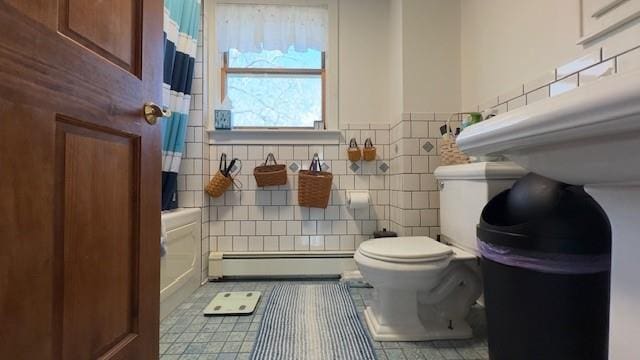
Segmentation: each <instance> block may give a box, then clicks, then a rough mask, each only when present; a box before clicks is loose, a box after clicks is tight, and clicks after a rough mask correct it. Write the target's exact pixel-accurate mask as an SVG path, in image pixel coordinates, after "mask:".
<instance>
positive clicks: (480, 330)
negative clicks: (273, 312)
mask: <svg viewBox="0 0 640 360" xmlns="http://www.w3.org/2000/svg"><path fill="white" fill-rule="evenodd" d="M278 283H281V282H278V281H259V282H255V281H254V282H248V281H233V282H219V283H208V284H206V285H205V286H203V287H201V288H200V289H198V290H197V291H196V292H195V293H194V294H193V295H191V297H190V298H188V299H187V300H186V301H185V302H184V303H182V304H181V305H180V306H178V308H176V310H174V311H173V312H172V313H171V314H170V315H169V316H167V317H166V318H165V319H164V320H163V321H162V323H161V324H160V359H162V360H177V359H179V360H202V359H224V360H234V359H235V360H242V359H249V356H250V354H251V350H252V349H253V343H254V341H255V339H256V337H257V335H258V329H259V327H260V321H261V320H262V314H263V312H264V309H265V306H266V303H267V300H268V298H269V295H270V294H271V290H272V289H273V287H274V286H275V285H276V284H278ZM295 283H297V284H306V283H310V282H308V281H296V282H295ZM249 290H257V291H261V292H262V293H263V298H262V299H261V300H260V303H259V304H258V308H257V309H256V312H255V313H254V314H253V315H250V316H226V317H204V316H203V315H202V310H204V308H205V307H206V306H207V304H208V303H209V302H210V301H211V299H212V298H213V297H214V296H215V295H216V294H217V293H218V292H221V291H249ZM350 292H351V297H352V298H353V300H354V302H355V304H356V307H357V309H358V313H359V315H360V317H361V319H362V311H363V310H364V307H365V305H366V304H368V303H369V302H370V300H371V297H372V295H373V289H371V288H352V289H351V290H350ZM470 323H471V325H472V327H473V328H474V334H475V338H474V339H471V340H455V341H424V342H376V341H374V342H373V345H374V348H375V350H376V354H377V356H378V359H379V360H405V359H406V360H488V359H489V355H488V351H487V341H486V328H485V326H484V319H483V314H482V310H481V309H478V308H474V309H473V311H472V313H471V315H470ZM365 328H366V325H365ZM283 360H284V359H283ZM292 360H295V359H292ZM327 360H330V359H327Z"/></svg>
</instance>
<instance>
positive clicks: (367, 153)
mask: <svg viewBox="0 0 640 360" xmlns="http://www.w3.org/2000/svg"><path fill="white" fill-rule="evenodd" d="M362 158H363V159H364V160H365V161H373V160H375V159H376V147H375V146H373V142H372V141H371V138H367V140H365V141H364V148H363V149H362Z"/></svg>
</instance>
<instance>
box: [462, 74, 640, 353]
mask: <svg viewBox="0 0 640 360" xmlns="http://www.w3.org/2000/svg"><path fill="white" fill-rule="evenodd" d="M458 145H459V146H460V148H461V149H462V150H463V151H464V152H465V153H467V154H470V155H486V154H503V155H505V156H507V157H508V158H509V159H511V160H512V161H514V162H515V163H517V164H519V165H520V166H522V167H524V168H527V169H529V170H531V171H533V172H536V173H538V174H540V175H544V176H547V177H549V178H552V179H555V180H558V181H563V182H566V183H570V184H577V185H585V190H586V191H587V192H588V193H589V194H591V195H592V196H593V198H594V199H595V200H596V201H597V202H598V203H599V204H600V205H601V206H602V208H603V209H604V210H605V212H606V213H607V215H608V216H609V220H610V222H611V228H612V236H613V239H612V241H613V243H612V268H611V315H610V329H609V359H611V360H637V359H639V358H640V350H638V342H639V341H640V72H635V73H630V74H624V75H615V76H612V77H609V78H606V79H602V80H599V81H597V82H594V83H592V84H589V85H588V86H584V87H580V88H578V89H575V90H573V91H570V92H567V93H565V94H562V95H559V96H557V97H553V98H550V99H547V100H544V101H541V102H538V103H535V104H532V105H528V106H525V107H523V108H520V109H517V110H514V111H511V112H508V113H506V114H503V115H500V116H497V117H495V118H492V119H491V120H488V121H485V122H482V123H479V124H476V125H473V126H471V127H469V128H467V129H465V130H464V131H463V132H462V134H461V135H460V137H459V138H458Z"/></svg>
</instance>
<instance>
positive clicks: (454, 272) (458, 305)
mask: <svg viewBox="0 0 640 360" xmlns="http://www.w3.org/2000/svg"><path fill="white" fill-rule="evenodd" d="M525 174H526V171H525V170H524V169H522V168H520V167H518V166H517V165H515V164H513V163H510V162H482V163H473V164H466V165H453V166H441V167H439V168H438V169H436V171H435V176H436V178H437V179H438V181H439V186H440V224H441V232H442V236H441V238H442V240H443V242H446V244H445V243H441V242H438V241H436V240H434V239H431V238H429V237H426V236H411V237H398V238H381V239H373V240H368V241H365V242H363V243H362V244H361V245H360V247H359V248H358V250H357V251H356V253H355V254H354V260H355V261H356V264H357V265H358V268H359V269H360V272H361V273H362V276H363V277H364V279H365V280H366V281H367V282H369V283H370V284H371V285H372V286H373V287H374V289H375V295H374V299H373V302H372V304H371V306H367V308H366V310H365V319H366V322H367V325H368V327H369V330H370V332H371V334H372V336H373V338H374V340H377V341H423V340H438V339H464V338H470V337H471V336H472V331H471V327H470V326H469V324H468V323H467V321H466V317H467V314H468V313H469V310H470V307H471V305H473V304H474V303H475V301H476V300H477V299H478V298H479V296H480V294H481V280H480V277H479V271H478V269H477V260H476V256H477V253H476V245H475V243H476V235H475V228H476V224H477V223H478V219H479V217H480V213H481V211H482V208H483V207H484V205H485V204H486V203H487V201H489V200H490V199H491V198H492V197H493V196H494V195H496V194H497V193H499V192H500V191H502V190H504V189H507V188H509V187H510V186H511V184H513V182H515V181H516V180H517V179H518V178H520V177H521V176H523V175H525Z"/></svg>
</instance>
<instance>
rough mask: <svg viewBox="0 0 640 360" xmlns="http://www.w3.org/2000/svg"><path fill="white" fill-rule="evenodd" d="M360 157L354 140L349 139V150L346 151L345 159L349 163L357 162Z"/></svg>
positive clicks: (360, 152)
mask: <svg viewBox="0 0 640 360" xmlns="http://www.w3.org/2000/svg"><path fill="white" fill-rule="evenodd" d="M361 156H362V151H360V147H359V146H358V142H357V141H356V138H351V140H349V148H348V149H347V157H348V158H349V160H350V161H358V160H360V157H361Z"/></svg>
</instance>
